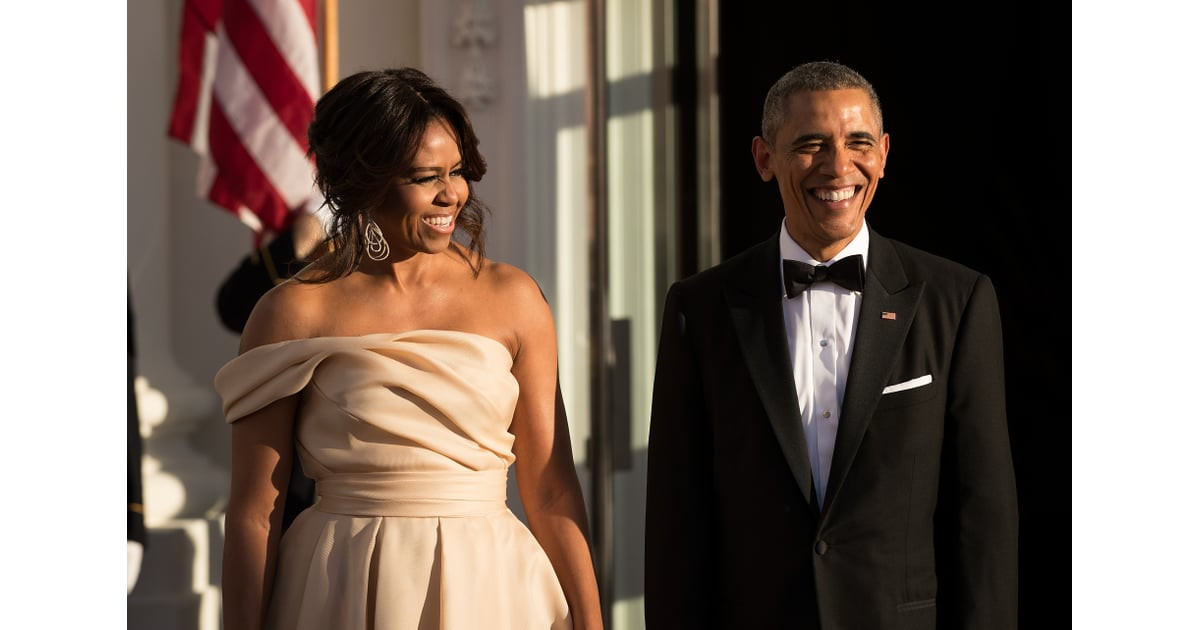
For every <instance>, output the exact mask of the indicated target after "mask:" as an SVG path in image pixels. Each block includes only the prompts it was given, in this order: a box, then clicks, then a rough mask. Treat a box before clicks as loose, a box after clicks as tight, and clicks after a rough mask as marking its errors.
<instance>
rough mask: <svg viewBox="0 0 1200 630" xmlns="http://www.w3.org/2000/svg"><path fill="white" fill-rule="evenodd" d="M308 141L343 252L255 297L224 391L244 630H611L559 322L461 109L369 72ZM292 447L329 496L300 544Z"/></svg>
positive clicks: (336, 98) (231, 619)
mask: <svg viewBox="0 0 1200 630" xmlns="http://www.w3.org/2000/svg"><path fill="white" fill-rule="evenodd" d="M308 136H309V145H310V153H311V154H312V155H313V156H314V158H315V162H316V167H317V185H318V186H319V187H320V189H321V190H322V192H323V193H324V195H325V199H326V203H327V204H328V205H329V207H330V209H331V210H332V212H333V216H334V222H333V225H332V228H331V238H330V243H329V247H328V248H326V253H325V254H324V255H322V257H320V258H319V259H318V260H316V261H315V262H314V263H313V264H312V265H310V266H309V267H308V268H307V269H305V270H304V271H302V272H300V273H299V274H297V275H296V276H295V277H294V278H293V279H291V280H288V281H286V282H284V283H283V284H280V285H279V286H277V287H275V288H274V289H272V290H271V291H270V292H268V293H267V294H266V295H265V296H264V297H263V298H262V299H261V300H260V301H259V303H258V305H257V306H256V307H255V309H254V312H253V314H252V315H251V316H250V319H249V321H248V322H247V325H246V328H245V332H244V333H243V336H242V346H241V351H240V353H239V355H238V356H237V357H236V358H234V359H233V360H232V361H230V362H229V363H228V364H226V365H225V366H224V367H223V368H222V369H221V370H220V371H219V372H218V373H217V375H216V379H215V386H216V388H217V391H218V393H219V394H220V395H221V398H222V402H223V409H224V412H225V417H226V420H227V421H228V422H229V423H230V424H231V427H232V435H233V477H232V485H231V493H230V504H229V508H228V511H227V513H226V540H225V549H224V570H223V575H222V593H223V602H224V622H225V624H224V627H225V629H226V630H239V629H242V628H260V627H266V628H287V629H289V630H291V629H313V630H316V629H322V630H327V629H338V630H366V629H374V630H405V629H414V630H417V629H420V630H425V629H447V630H453V629H461V630H478V629H485V628H486V629H511V630H534V629H540V628H554V629H558V628H576V629H578V628H599V627H600V605H599V596H598V589H597V586H596V579H595V574H594V571H593V567H592V563H591V555H590V551H589V548H588V539H587V527H586V514H585V511H584V505H583V499H582V493H581V491H580V487H579V481H578V479H577V477H576V475H575V467H574V461H573V457H572V454H571V450H570V438H569V436H568V434H567V425H566V419H565V415H564V413H563V406H562V402H561V396H560V394H559V390H558V381H557V349H556V346H555V332H554V323H553V319H552V317H551V314H550V309H549V305H548V304H547V303H546V301H545V299H544V298H543V297H542V295H541V293H540V291H539V289H538V287H537V284H536V283H535V282H534V281H533V279H532V278H530V277H529V275H528V274H526V273H525V272H523V271H521V270H519V269H517V268H515V267H511V266H509V265H505V264H501V263H496V262H493V261H490V260H488V259H486V258H485V257H484V255H483V251H482V250H483V247H482V227H483V215H484V212H485V209H484V208H483V206H482V205H481V204H480V203H479V202H478V201H477V200H476V199H474V197H473V194H472V193H473V191H472V188H471V184H470V182H472V181H478V179H479V178H480V177H481V176H482V175H483V173H484V171H485V170H486V165H485V163H484V160H483V158H482V156H480V155H479V152H478V148H477V145H478V139H477V138H476V136H475V133H474V131H473V130H472V128H471V124H470V121H469V120H468V118H467V116H466V113H465V111H464V110H463V108H462V106H461V105H459V104H458V103H457V102H456V101H454V99H453V98H451V97H450V96H449V95H448V94H446V92H445V91H443V90H442V89H441V88H439V87H438V86H436V85H435V84H434V83H433V82H432V81H430V80H429V78H428V77H427V76H425V75H424V74H422V73H420V72H419V71H417V70H413V69H398V70H387V71H379V72H362V73H358V74H356V75H353V76H350V77H347V78H346V79H343V80H342V81H341V82H340V83H339V84H338V85H337V86H335V87H334V88H333V89H332V90H330V92H329V93H328V94H326V95H325V96H324V97H322V98H321V100H320V101H319V102H318V103H317V106H316V116H315V118H314V120H313V122H312V124H311V125H310V127H309V131H308ZM456 231H457V232H458V234H459V235H460V237H461V238H460V239H459V240H453V239H452V238H451V236H452V235H453V234H454V233H455V232H456ZM461 241H465V242H466V244H462V242H461ZM293 448H294V449H297V451H296V452H297V454H298V455H299V459H300V461H301V462H302V465H303V467H304V471H305V473H306V474H307V475H308V476H309V477H312V478H313V479H315V480H316V482H317V495H318V499H317V502H316V504H315V505H314V506H313V507H311V508H309V509H307V510H305V511H304V512H303V513H301V514H300V516H298V517H297V518H296V520H295V521H294V522H293V523H292V525H291V527H289V528H288V530H287V532H286V534H285V535H283V536H281V535H280V534H279V531H280V525H281V522H280V519H281V514H282V507H283V497H284V494H285V491H286V486H287V480H288V478H289V475H290V470H289V467H290V463H291V462H292V449H293ZM511 465H515V466H516V476H517V485H518V488H519V490H520V496H521V501H522V504H523V506H524V508H525V512H526V515H527V520H528V523H529V527H528V528H527V527H526V526H525V525H524V524H523V523H521V521H519V520H517V518H516V517H515V516H514V515H513V514H512V513H511V512H510V511H509V510H508V508H507V507H506V504H505V500H506V496H505V492H506V486H507V471H508V467H509V466H511Z"/></svg>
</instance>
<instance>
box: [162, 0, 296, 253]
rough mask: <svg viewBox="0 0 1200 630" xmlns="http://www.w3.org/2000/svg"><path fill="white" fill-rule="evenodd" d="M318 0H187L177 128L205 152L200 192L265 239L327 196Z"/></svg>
mask: <svg viewBox="0 0 1200 630" xmlns="http://www.w3.org/2000/svg"><path fill="white" fill-rule="evenodd" d="M316 2H317V0H224V1H222V0H185V1H184V13H183V22H182V29H181V32H180V40H179V85H178V89H177V92H176V94H175V106H174V109H173V111H172V114H171V125H170V129H169V131H168V135H169V136H170V137H171V138H174V139H176V140H179V141H180V142H183V143H185V144H188V145H190V146H191V147H192V149H193V150H195V151H196V153H197V154H199V155H200V157H201V164H200V169H199V173H198V175H197V194H199V195H200V196H201V197H204V198H206V199H208V200H210V201H212V202H213V203H215V204H216V205H218V206H220V207H222V208H224V209H226V210H228V211H229V212H232V213H233V214H234V215H236V216H237V217H238V218H239V219H241V220H242V222H243V223H245V224H246V225H247V226H249V227H250V228H251V229H252V230H254V231H255V232H256V233H257V234H258V235H260V236H261V234H262V233H263V231H264V230H269V231H279V230H280V229H282V228H283V227H285V226H286V225H287V224H288V223H289V222H290V220H291V216H292V212H293V211H296V210H305V211H309V212H312V211H315V210H316V208H317V206H318V205H319V198H318V196H317V194H316V190H315V188H314V186H313V166H312V162H311V160H309V159H308V158H307V157H306V155H305V153H306V152H307V151H308V138H307V130H308V123H309V121H310V120H312V116H313V104H314V103H315V102H316V100H317V97H318V96H319V95H320V68H319V59H318V52H317V27H316V21H317V6H316Z"/></svg>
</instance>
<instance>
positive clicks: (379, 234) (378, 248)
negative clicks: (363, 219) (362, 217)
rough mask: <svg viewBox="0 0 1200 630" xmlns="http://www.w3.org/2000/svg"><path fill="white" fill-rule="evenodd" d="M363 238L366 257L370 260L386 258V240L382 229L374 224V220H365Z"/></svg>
mask: <svg viewBox="0 0 1200 630" xmlns="http://www.w3.org/2000/svg"><path fill="white" fill-rule="evenodd" d="M363 240H364V241H366V245H367V257H368V258H370V259H371V260H387V257H388V252H389V251H390V250H389V249H388V242H387V239H385V238H383V231H382V230H380V229H379V226H378V225H375V221H373V220H367V229H366V231H365V232H364V233H363Z"/></svg>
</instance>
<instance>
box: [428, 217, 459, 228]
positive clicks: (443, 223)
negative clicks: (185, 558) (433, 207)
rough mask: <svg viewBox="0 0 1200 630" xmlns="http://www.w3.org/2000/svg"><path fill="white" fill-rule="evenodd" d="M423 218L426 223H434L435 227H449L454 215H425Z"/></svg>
mask: <svg viewBox="0 0 1200 630" xmlns="http://www.w3.org/2000/svg"><path fill="white" fill-rule="evenodd" d="M422 220H423V221H425V222H426V223H428V224H429V225H432V226H433V227H439V228H444V227H449V226H450V223H451V222H452V221H453V220H454V219H453V217H449V216H440V217H425V218H424V219H422Z"/></svg>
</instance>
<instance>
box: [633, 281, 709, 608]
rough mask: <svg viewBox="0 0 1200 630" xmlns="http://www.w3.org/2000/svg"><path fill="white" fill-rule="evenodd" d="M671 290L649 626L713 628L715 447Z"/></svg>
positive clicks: (656, 413)
mask: <svg viewBox="0 0 1200 630" xmlns="http://www.w3.org/2000/svg"><path fill="white" fill-rule="evenodd" d="M681 293H682V291H681V290H680V285H678V284H676V285H673V286H672V287H671V289H670V290H669V291H668V293H667V299H666V305H665V307H664V310H663V324H662V332H661V335H660V338H659V347H658V362H657V366H656V368H655V372H654V394H653V400H652V403H651V411H650V441H649V450H648V462H647V475H646V476H647V479H646V553H645V563H646V599H645V606H646V628H647V630H664V629H671V628H687V629H694V628H705V627H710V626H711V625H712V623H713V619H714V611H713V606H714V604H716V602H714V600H713V596H712V595H713V585H712V580H713V576H714V575H715V571H714V568H713V566H712V564H713V562H712V558H714V557H717V554H716V549H715V544H716V543H715V541H714V538H713V532H712V521H713V514H714V513H715V506H714V505H713V487H712V444H711V437H710V436H711V431H710V430H709V427H708V422H709V421H708V414H707V413H706V412H705V410H704V408H703V401H704V398H705V397H704V393H703V391H702V385H701V381H700V376H699V369H698V361H700V360H702V358H701V357H700V356H698V352H697V347H696V345H695V344H694V343H693V339H694V337H693V335H694V334H695V331H692V330H689V328H688V316H687V313H686V312H685V309H684V307H683V306H682V305H681V303H682V302H683V299H682V297H681Z"/></svg>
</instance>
